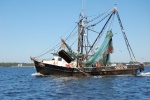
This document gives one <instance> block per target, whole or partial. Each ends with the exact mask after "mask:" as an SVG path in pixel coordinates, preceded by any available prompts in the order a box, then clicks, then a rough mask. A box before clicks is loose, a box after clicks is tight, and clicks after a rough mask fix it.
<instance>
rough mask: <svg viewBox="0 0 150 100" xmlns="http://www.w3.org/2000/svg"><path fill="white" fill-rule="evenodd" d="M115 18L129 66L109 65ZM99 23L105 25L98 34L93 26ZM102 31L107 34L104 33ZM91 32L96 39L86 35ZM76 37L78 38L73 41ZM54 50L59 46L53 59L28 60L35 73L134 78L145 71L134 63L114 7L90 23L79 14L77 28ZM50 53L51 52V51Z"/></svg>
mask: <svg viewBox="0 0 150 100" xmlns="http://www.w3.org/2000/svg"><path fill="white" fill-rule="evenodd" d="M115 15H116V16H117V19H118V21H119V25H120V27H121V31H122V34H123V37H124V39H125V43H126V46H127V49H128V51H129V55H130V58H131V60H132V62H133V63H132V64H124V65H123V64H122V65H121V64H120V65H117V64H111V62H110V56H111V54H113V51H114V47H113V32H112V26H113V25H112V24H113V20H114V17H115ZM104 21H105V23H104ZM100 23H101V24H102V23H104V25H103V26H102V29H101V31H100V32H98V31H96V30H94V28H93V27H96V26H98V25H99V24H100ZM108 26H109V27H108ZM99 28H100V27H99ZM105 30H107V31H106V32H105ZM74 33H77V34H74ZM93 33H96V36H95V37H94V36H93V38H95V39H94V40H91V38H89V34H93ZM104 33H106V35H105V37H104V39H103V42H102V43H100V42H99V41H100V40H102V38H101V37H102V34H104ZM75 35H77V37H76V39H73V37H74V36H75ZM68 41H69V43H68ZM70 41H72V43H71V42H70ZM74 45H76V46H74ZM97 45H98V46H97ZM57 47H59V48H58V49H57V50H55V51H57V52H51V54H52V55H53V58H52V60H45V59H44V60H39V59H38V58H37V57H31V60H33V62H34V65H35V68H36V71H37V72H38V73H41V74H43V75H61V76H89V75H94V76H96V75H124V74H131V75H136V74H137V73H139V72H141V71H143V70H144V66H143V65H142V64H140V63H137V61H136V58H135V56H134V53H133V51H132V49H131V46H130V44H129V42H128V39H127V36H126V34H125V31H124V28H123V25H122V23H121V19H120V16H119V13H118V11H117V8H116V6H115V7H114V8H112V9H110V10H108V11H106V12H104V13H102V14H99V15H98V16H97V17H95V18H93V19H91V20H88V17H87V16H85V14H84V11H82V12H81V14H80V16H79V21H78V23H77V26H76V27H75V28H74V29H73V31H72V32H71V33H70V34H69V35H68V37H67V38H66V39H61V43H60V45H59V46H57ZM51 50H52V51H54V48H52V49H51ZM38 57H39V56H38Z"/></svg>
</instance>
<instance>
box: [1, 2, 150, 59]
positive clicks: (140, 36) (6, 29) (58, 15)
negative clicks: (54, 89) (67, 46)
mask: <svg viewBox="0 0 150 100" xmlns="http://www.w3.org/2000/svg"><path fill="white" fill-rule="evenodd" d="M85 2H86V3H85V13H86V15H88V16H89V15H95V14H100V13H102V12H104V11H106V10H108V9H110V8H112V7H113V6H114V4H117V8H118V11H119V14H120V17H121V20H122V23H123V26H124V29H125V32H126V34H127V37H128V39H129V42H130V44H131V47H132V49H133V51H134V54H135V56H136V59H137V60H138V61H140V62H146V61H149V62H150V44H149V43H150V39H149V38H150V0H85ZM81 10H82V0H0V48H1V49H0V62H31V60H30V56H38V55H39V54H40V53H42V52H43V51H44V50H45V49H48V48H49V47H50V46H51V45H52V44H53V43H54V41H56V42H57V41H60V40H58V39H59V38H60V37H61V36H62V34H64V33H65V32H67V31H68V30H69V29H71V28H73V26H75V24H76V23H75V22H77V21H78V18H79V13H80V12H81ZM115 25H116V26H115V29H114V32H115V33H117V34H116V35H114V46H117V47H116V48H115V49H114V54H115V55H114V56H112V58H113V60H112V61H125V62H127V61H130V59H129V58H128V56H127V55H128V53H127V52H126V50H125V49H126V47H125V44H124V40H123V37H122V33H121V30H120V27H119V24H118V21H117V20H116V23H115ZM119 36H120V37H121V38H119ZM120 51H121V52H120Z"/></svg>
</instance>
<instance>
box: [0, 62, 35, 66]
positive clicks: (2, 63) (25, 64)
mask: <svg viewBox="0 0 150 100" xmlns="http://www.w3.org/2000/svg"><path fill="white" fill-rule="evenodd" d="M13 66H18V67H22V66H27V67H31V66H34V64H33V63H17V62H7V63H6V62H1V63H0V67H13Z"/></svg>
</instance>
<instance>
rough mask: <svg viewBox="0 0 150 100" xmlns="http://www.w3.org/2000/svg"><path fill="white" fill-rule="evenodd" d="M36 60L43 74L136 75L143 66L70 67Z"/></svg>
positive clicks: (36, 65) (36, 67) (38, 70)
mask: <svg viewBox="0 0 150 100" xmlns="http://www.w3.org/2000/svg"><path fill="white" fill-rule="evenodd" d="M33 61H34V65H35V69H36V71H37V72H38V73H40V74H43V75H60V76H88V75H92V76H98V75H126V74H130V75H136V74H137V73H139V72H140V71H142V68H143V67H142V68H140V67H139V65H132V66H131V65H130V66H128V67H127V68H124V69H116V67H115V66H112V67H99V68H97V67H93V68H92V67H90V68H68V67H63V66H57V65H52V64H45V63H42V62H39V61H36V60H33Z"/></svg>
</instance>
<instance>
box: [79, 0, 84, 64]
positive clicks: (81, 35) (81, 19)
mask: <svg viewBox="0 0 150 100" xmlns="http://www.w3.org/2000/svg"><path fill="white" fill-rule="evenodd" d="M84 18H85V13H84V0H82V12H81V13H80V15H79V22H78V58H77V67H79V66H78V64H79V63H82V61H83V57H82V56H83V47H84V43H83V40H84V32H85V31H84ZM80 67H81V66H80Z"/></svg>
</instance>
